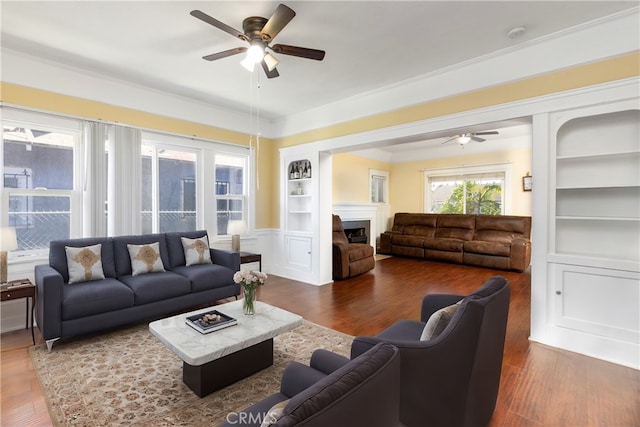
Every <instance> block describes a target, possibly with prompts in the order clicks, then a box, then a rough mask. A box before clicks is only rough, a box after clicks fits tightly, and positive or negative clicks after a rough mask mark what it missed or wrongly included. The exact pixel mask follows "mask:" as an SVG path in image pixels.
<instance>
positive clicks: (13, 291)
mask: <svg viewBox="0 0 640 427" xmlns="http://www.w3.org/2000/svg"><path fill="white" fill-rule="evenodd" d="M0 294H1V296H2V298H1V300H2V301H10V300H15V299H20V298H26V301H27V310H26V317H27V320H26V328H27V329H29V317H31V340H32V341H33V345H35V344H36V338H35V335H34V333H33V308H34V306H35V305H36V287H35V285H34V284H33V283H31V280H29V279H19V280H12V281H10V282H8V283H7V284H6V285H2V288H1V289H0ZM29 298H31V316H29Z"/></svg>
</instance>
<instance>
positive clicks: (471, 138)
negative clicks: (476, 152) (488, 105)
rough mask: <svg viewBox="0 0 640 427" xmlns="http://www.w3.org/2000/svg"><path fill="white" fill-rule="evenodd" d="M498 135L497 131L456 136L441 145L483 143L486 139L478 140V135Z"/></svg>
mask: <svg viewBox="0 0 640 427" xmlns="http://www.w3.org/2000/svg"><path fill="white" fill-rule="evenodd" d="M499 133H500V132H498V131H497V130H490V131H486V132H470V133H463V134H461V135H456V136H453V137H451V138H449V139H447V140H446V141H444V142H443V144H446V143H447V142H451V141H457V142H458V144H460V145H465V144H466V143H467V142H470V141H476V142H484V141H486V139H485V138H480V137H479V136H478V135H498V134H499Z"/></svg>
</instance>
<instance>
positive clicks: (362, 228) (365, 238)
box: [342, 220, 371, 243]
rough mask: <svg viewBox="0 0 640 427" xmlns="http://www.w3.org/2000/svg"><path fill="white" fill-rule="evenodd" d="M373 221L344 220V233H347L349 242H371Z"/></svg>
mask: <svg viewBox="0 0 640 427" xmlns="http://www.w3.org/2000/svg"><path fill="white" fill-rule="evenodd" d="M370 224H371V221H369V220H361V221H342V227H343V228H344V234H346V235H347V239H349V243H369V235H370V234H371V230H370V228H371V225H370Z"/></svg>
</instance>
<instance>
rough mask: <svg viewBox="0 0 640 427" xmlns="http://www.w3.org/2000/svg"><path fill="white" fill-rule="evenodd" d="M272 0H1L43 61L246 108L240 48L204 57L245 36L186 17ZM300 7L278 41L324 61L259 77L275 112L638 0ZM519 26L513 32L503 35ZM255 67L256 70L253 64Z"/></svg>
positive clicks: (15, 31)
mask: <svg viewBox="0 0 640 427" xmlns="http://www.w3.org/2000/svg"><path fill="white" fill-rule="evenodd" d="M278 3H279V2H273V1H209V2H193V1H143V2H138V1H119V2H116V1H68V2H65V1H42V2H32V1H24V0H23V1H7V0H2V2H1V5H0V7H1V15H2V21H1V24H2V33H1V37H2V39H1V43H2V47H3V48H5V49H10V50H13V51H17V52H20V53H25V54H28V55H34V56H37V57H40V58H42V59H44V60H47V61H53V62H57V63H63V64H65V65H67V66H71V67H74V68H80V69H82V70H86V71H89V72H95V73H99V74H102V75H105V76H108V77H110V78H114V79H120V80H125V81H128V82H131V83H134V84H137V85H141V86H145V87H150V88H153V89H156V90H160V91H163V92H168V93H173V94H178V95H180V96H184V97H188V98H192V99H196V100H200V101H204V102H207V103H210V104H213V105H217V106H221V107H224V108H227V109H232V110H237V111H241V112H247V111H248V110H249V108H250V106H249V105H250V102H251V90H252V83H251V79H250V74H249V73H248V72H247V71H246V70H244V69H243V68H242V67H241V66H240V64H239V62H240V60H241V59H242V55H237V56H232V57H228V58H225V59H221V60H219V61H215V62H208V61H205V60H203V59H201V57H202V56H203V55H207V54H211V53H215V52H218V51H223V50H226V49H231V48H233V47H238V46H243V42H241V41H239V40H237V39H235V38H234V37H232V36H231V35H229V34H227V33H225V32H223V31H221V30H218V29H216V28H214V27H212V26H209V25H207V24H205V23H203V22H202V21H199V20H197V19H195V18H193V17H192V16H191V15H190V14H189V12H190V11H191V10H193V9H200V10H202V11H203V12H205V13H207V14H209V15H211V16H213V17H215V18H216V19H218V20H220V21H222V22H224V23H226V24H228V25H230V26H232V27H234V28H236V29H242V20H243V19H244V18H245V17H247V16H251V15H258V16H263V17H266V18H268V17H269V16H271V14H272V12H273V11H274V10H275V8H276V6H277V5H278ZM285 4H286V5H288V6H289V7H291V8H292V9H294V10H295V11H296V13H297V16H296V17H295V18H294V19H293V20H292V21H291V22H290V23H289V25H287V26H286V27H285V28H284V29H283V30H282V32H281V33H280V34H279V35H278V36H277V37H276V40H275V43H281V44H291V45H296V46H302V47H310V48H316V49H323V50H325V51H326V52H327V54H326V57H325V59H324V61H322V62H317V61H312V60H307V59H301V58H296V57H291V56H285V55H277V56H278V58H279V59H280V65H279V66H278V70H279V72H280V77H278V78H276V79H269V80H268V79H266V78H265V77H264V75H262V77H261V88H260V98H261V102H260V108H261V114H262V115H263V116H264V117H265V118H270V119H277V118H281V117H284V116H288V115H291V114H294V113H298V112H301V111H306V110H310V109H313V108H316V107H319V106H322V105H326V104H329V103H332V102H336V101H339V100H343V99H346V98H350V97H354V96H357V95H360V94H363V93H370V92H374V91H376V90H380V89H381V88H383V87H389V86H393V85H399V84H401V82H403V81H406V80H408V79H415V78H418V77H420V76H424V75H425V74H429V73H435V72H438V71H439V70H443V69H446V68H448V67H453V66H456V65H458V64H461V63H464V62H468V61H473V60H474V59H477V58H480V57H483V56H486V55H489V54H492V53H495V52H500V51H503V50H506V49H513V48H515V47H516V46H517V45H518V44H520V43H523V42H529V41H531V40H535V39H540V38H545V37H550V36H551V35H553V34H557V33H559V32H562V31H563V30H566V29H568V28H572V27H575V26H578V25H581V24H584V23H587V22H589V21H592V20H596V19H599V18H601V17H605V16H608V15H611V14H615V13H617V12H620V11H623V10H626V9H630V8H634V7H637V6H638V4H639V2H638V1H629V2H621V1H493V2H489V1H466V2H463V1H404V2H401V1H350V2H343V1H287V2H285ZM516 26H525V27H526V28H527V31H526V33H525V34H524V35H523V36H522V37H519V38H516V39H511V38H509V37H507V32H508V31H509V30H510V29H511V28H513V27H516ZM260 72H261V71H260Z"/></svg>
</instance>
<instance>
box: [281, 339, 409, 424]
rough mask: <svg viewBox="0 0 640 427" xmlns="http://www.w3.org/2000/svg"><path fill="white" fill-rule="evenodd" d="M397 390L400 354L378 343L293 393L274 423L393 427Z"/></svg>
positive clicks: (397, 396)
mask: <svg viewBox="0 0 640 427" xmlns="http://www.w3.org/2000/svg"><path fill="white" fill-rule="evenodd" d="M399 393H400V354H399V352H398V349H397V348H396V347H394V346H392V345H390V344H387V343H380V344H377V345H376V346H375V347H373V348H371V349H370V350H369V351H367V352H366V353H363V354H362V355H360V356H359V357H357V358H355V359H353V360H351V361H350V362H348V363H347V364H345V365H344V366H342V367H341V368H339V369H337V370H336V371H334V372H332V373H331V374H329V375H327V376H326V377H324V378H322V379H321V380H320V381H318V382H317V383H315V384H314V385H312V386H311V387H309V388H307V389H306V390H304V391H302V392H300V393H298V394H297V395H295V396H293V397H292V398H291V399H290V400H289V403H288V404H287V405H286V406H285V408H284V416H283V417H282V418H280V419H279V420H278V422H277V423H275V424H274V426H294V425H295V426H303V425H304V426H306V427H326V426H356V425H357V426H368V427H388V426H394V425H397V422H398V417H399V415H398V398H399Z"/></svg>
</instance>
